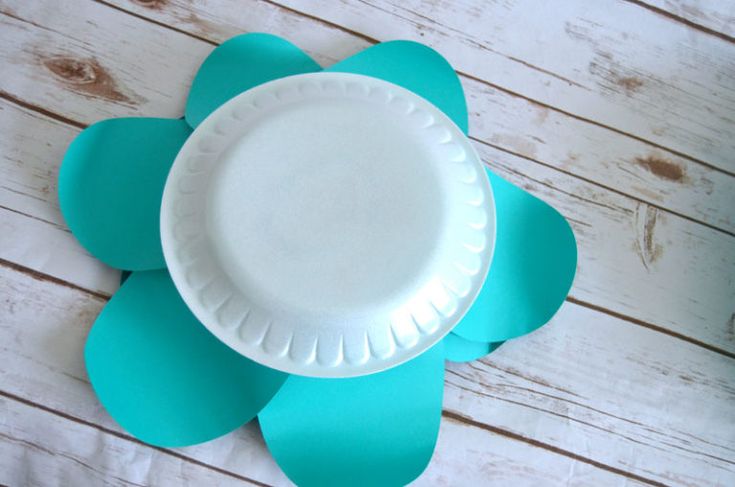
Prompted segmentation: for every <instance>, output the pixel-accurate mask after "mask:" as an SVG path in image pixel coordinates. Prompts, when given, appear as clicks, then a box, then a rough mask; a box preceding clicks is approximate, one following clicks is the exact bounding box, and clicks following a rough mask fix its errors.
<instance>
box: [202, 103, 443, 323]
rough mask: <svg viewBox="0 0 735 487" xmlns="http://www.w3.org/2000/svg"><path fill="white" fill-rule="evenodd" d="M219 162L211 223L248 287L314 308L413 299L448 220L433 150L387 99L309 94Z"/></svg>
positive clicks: (325, 312)
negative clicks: (385, 102)
mask: <svg viewBox="0 0 735 487" xmlns="http://www.w3.org/2000/svg"><path fill="white" fill-rule="evenodd" d="M241 130H242V133H241V135H240V137H239V138H237V140H236V141H235V142H234V143H232V144H231V145H230V147H229V148H228V149H227V150H226V151H224V152H223V153H222V154H221V156H220V158H219V160H218V161H216V163H215V167H214V171H213V173H212V177H211V179H210V182H209V186H208V189H207V199H206V205H207V206H206V211H205V219H206V228H207V233H208V234H209V235H210V236H216V238H212V239H211V241H210V244H211V245H212V246H213V248H214V249H215V256H216V258H217V259H218V260H219V261H220V264H221V266H222V268H223V269H225V270H226V272H227V274H228V275H229V276H230V278H231V279H232V281H233V283H234V284H235V285H236V286H237V287H239V288H240V289H241V290H242V292H243V293H244V294H246V295H250V296H253V297H255V296H258V297H259V298H260V299H259V300H260V301H265V302H267V303H268V305H269V307H270V306H273V307H274V308H276V309H281V310H284V311H287V313H288V314H291V313H299V314H305V315H309V316H315V315H318V316H325V317H327V316H333V317H338V316H339V315H341V314H344V313H345V311H346V310H349V312H350V313H351V314H354V313H356V312H357V313H359V312H360V311H361V310H363V311H364V312H366V313H368V312H370V313H374V312H375V310H376V307H377V308H382V309H389V308H391V307H392V306H395V305H396V303H400V302H403V301H405V300H406V299H407V298H408V297H410V295H411V294H412V293H413V292H415V289H416V286H417V285H420V284H421V281H422V280H424V279H428V278H429V277H430V276H432V275H433V274H435V273H436V269H433V268H432V266H433V265H434V263H435V262H436V261H437V260H436V258H435V253H436V252H437V250H438V246H439V245H440V242H441V240H442V232H443V231H444V229H445V228H446V222H445V221H444V218H445V216H444V215H445V214H446V210H445V208H443V206H442V205H443V204H444V203H443V202H444V201H445V199H446V198H444V196H443V188H442V181H441V177H440V174H438V173H437V171H435V170H434V169H433V168H435V167H437V164H441V163H443V161H435V160H434V159H435V158H436V157H437V155H436V151H434V150H432V147H431V143H432V141H431V140H430V139H428V138H427V136H426V135H425V131H422V130H421V129H420V127H417V126H415V125H409V124H406V123H405V121H403V123H401V120H400V117H398V116H396V114H395V113H394V112H393V111H392V110H391V109H390V108H389V105H377V104H374V103H369V102H367V101H364V100H361V99H350V98H337V99H319V98H317V99H310V100H302V101H299V102H295V103H291V104H284V105H281V106H279V107H278V108H277V109H275V110H270V111H269V110H265V111H263V112H262V113H261V114H260V115H259V116H256V117H254V118H253V119H252V120H251V121H250V123H249V124H248V125H247V126H245V127H243V128H242V129H241Z"/></svg>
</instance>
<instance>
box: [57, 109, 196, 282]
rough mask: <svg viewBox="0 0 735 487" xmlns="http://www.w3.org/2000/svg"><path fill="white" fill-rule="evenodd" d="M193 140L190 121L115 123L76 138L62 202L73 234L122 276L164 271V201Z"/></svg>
mask: <svg viewBox="0 0 735 487" xmlns="http://www.w3.org/2000/svg"><path fill="white" fill-rule="evenodd" d="M190 133H191V128H189V126H188V125H187V124H186V122H185V121H184V120H183V119H178V120H176V119H163V118H116V119H110V120H104V121H102V122H99V123H96V124H94V125H92V126H90V127H88V128H87V129H85V130H83V131H82V133H80V134H79V135H78V136H77V138H76V139H74V141H73V142H72V143H71V145H70V146H69V149H68V150H67V152H66V155H65V156H64V161H63V162H62V164H61V170H60V172H59V203H60V205H61V212H62V213H63V215H64V219H65V220H66V223H67V225H68V226H69V228H70V229H71V231H72V233H73V234H74V235H75V236H76V238H77V239H78V240H79V242H80V243H81V244H82V245H83V246H84V247H85V248H86V249H87V250H88V251H89V252H91V253H92V254H93V255H94V256H95V257H97V258H98V259H100V260H102V261H103V262H105V263H106V264H108V265H111V266H112V267H117V268H119V269H129V270H149V269H160V268H162V267H164V266H165V263H164V260H163V250H162V249H161V236H160V230H159V213H160V211H161V196H162V195H163V186H164V184H165V182H166V177H167V176H168V171H169V169H170V168H171V164H173V161H174V159H175V158H176V154H177V153H178V152H179V149H180V148H181V146H182V145H183V144H184V141H185V140H186V138H187V137H188V136H189V134H190Z"/></svg>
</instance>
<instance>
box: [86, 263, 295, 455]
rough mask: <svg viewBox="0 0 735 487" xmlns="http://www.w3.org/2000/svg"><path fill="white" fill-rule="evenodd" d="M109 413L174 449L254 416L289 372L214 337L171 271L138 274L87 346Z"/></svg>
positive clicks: (145, 438) (116, 297) (103, 315)
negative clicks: (183, 296) (266, 364)
mask: <svg viewBox="0 0 735 487" xmlns="http://www.w3.org/2000/svg"><path fill="white" fill-rule="evenodd" d="M84 355H85V359H86V363H87V372H88V374H89V378H90V381H91V382H92V386H93V387H94V390H95V392H96V393H97V396H99V399H100V401H101V402H102V404H103V405H104V406H105V408H107V410H108V411H109V413H110V415H112V417H113V418H115V420H117V422H118V423H120V425H121V426H122V427H123V428H125V429H126V430H127V431H129V432H130V433H131V434H132V435H133V436H135V437H137V438H139V439H141V440H143V441H145V442H147V443H151V444H154V445H158V446H165V447H175V446H186V445H192V444H195V443H201V442H203V441H207V440H211V439H213V438H216V437H218V436H221V435H224V434H225V433H228V432H230V431H232V430H233V429H235V428H237V427H239V426H240V425H242V424H244V423H246V422H247V421H250V420H251V419H252V418H253V417H255V415H257V414H258V412H259V411H260V409H261V408H262V407H263V405H265V404H266V403H267V402H268V401H269V400H270V399H271V397H273V395H274V394H275V393H276V392H277V391H278V389H279V387H280V386H281V384H282V383H283V382H284V380H285V379H286V377H287V375H286V374H283V373H281V372H277V371H275V370H272V369H269V368H266V367H263V366H261V365H258V364H256V363H255V362H252V361H250V360H248V359H247V358H245V357H243V356H242V355H240V354H238V353H237V352H235V351H234V350H232V349H230V348H229V347H228V346H227V345H225V344H223V343H222V342H220V341H219V340H218V339H217V338H215V337H214V336H213V335H212V334H211V333H209V331H207V330H206V329H205V328H204V326H202V325H201V324H200V323H199V322H198V321H197V320H196V318H195V317H194V315H192V314H191V312H190V311H189V309H188V308H187V307H186V305H185V304H184V302H183V301H182V300H181V297H179V293H178V292H177V290H176V288H175V287H174V285H173V282H172V281H171V278H170V277H169V275H168V272H166V271H164V270H160V271H149V272H134V273H133V274H132V275H131V276H130V277H129V278H128V279H127V281H125V284H123V286H122V287H121V288H120V290H119V291H118V292H117V293H116V294H115V295H114V296H113V297H112V299H111V300H110V302H109V303H108V304H107V306H105V308H104V309H103V310H102V313H101V314H100V315H99V317H98V318H97V321H96V322H95V324H94V327H93V328H92V331H91V332H90V333H89V337H88V339H87V345H86V348H85V351H84Z"/></svg>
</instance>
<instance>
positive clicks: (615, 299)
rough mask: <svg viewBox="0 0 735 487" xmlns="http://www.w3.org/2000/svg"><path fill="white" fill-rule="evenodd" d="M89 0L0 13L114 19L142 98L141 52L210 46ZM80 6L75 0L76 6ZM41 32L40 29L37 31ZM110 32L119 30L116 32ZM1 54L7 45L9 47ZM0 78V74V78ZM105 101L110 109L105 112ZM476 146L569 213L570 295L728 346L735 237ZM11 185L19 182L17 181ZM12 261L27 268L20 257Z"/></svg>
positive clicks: (86, 103)
mask: <svg viewBox="0 0 735 487" xmlns="http://www.w3.org/2000/svg"><path fill="white" fill-rule="evenodd" d="M90 5H92V7H93V8H94V9H102V11H101V12H98V11H97V10H90V15H91V14H92V13H93V14H94V15H93V17H94V18H96V19H97V21H96V22H95V23H93V24H89V23H81V22H79V21H78V20H75V19H77V18H78V17H76V16H68V17H63V16H61V15H57V16H54V18H53V19H45V18H44V16H43V15H41V14H38V13H37V14H36V15H38V16H39V17H38V18H36V17H33V18H32V19H31V20H30V21H27V22H26V23H23V22H21V21H18V20H15V19H10V18H7V17H6V20H5V21H6V22H7V23H8V24H12V25H14V26H16V27H17V28H18V29H20V28H21V27H23V28H25V27H24V26H27V25H29V24H28V22H31V21H32V22H33V23H35V24H39V22H42V21H45V20H48V21H49V22H50V25H52V27H53V31H54V33H53V35H51V34H46V32H47V31H46V30H40V31H39V29H38V28H36V30H35V31H33V32H34V33H33V35H31V34H27V35H26V37H27V38H28V42H29V43H30V44H33V43H39V44H50V45H54V46H63V45H64V44H65V43H74V42H75V41H74V40H73V37H71V36H72V35H75V36H76V35H82V34H83V35H85V36H89V37H90V38H95V37H96V36H109V35H111V34H109V32H112V31H115V30H116V28H115V26H116V25H123V26H125V28H126V29H127V32H130V31H135V32H136V38H137V39H138V40H139V42H140V43H141V45H144V46H147V49H146V50H145V52H144V53H139V54H138V56H137V57H135V59H134V60H133V58H134V56H133V54H134V53H126V54H125V55H120V56H119V59H118V61H117V62H116V63H115V64H114V65H113V66H114V67H111V68H110V69H109V73H108V74H109V76H110V79H113V80H122V81H116V82H115V83H116V84H117V85H119V86H126V87H127V88H126V89H127V90H128V91H129V92H130V93H131V96H134V97H143V98H145V96H142V95H139V94H138V93H146V94H148V93H154V92H158V91H165V90H166V89H167V88H166V85H169V84H170V83H169V82H165V83H164V82H159V83H156V82H154V81H153V80H143V81H141V80H139V79H138V78H135V77H133V75H132V74H131V73H133V72H134V71H135V70H136V69H137V70H142V68H141V67H140V66H141V62H143V60H144V62H145V63H146V64H147V65H150V66H156V69H155V70H154V69H152V68H151V70H152V71H156V70H158V72H163V73H166V75H165V76H161V78H164V79H170V78H172V77H176V76H177V75H179V74H180V75H181V76H182V77H185V76H188V77H191V73H192V72H193V69H192V70H191V72H189V73H186V74H184V73H182V72H181V70H180V69H179V67H180V66H190V65H193V64H195V62H197V61H199V60H200V59H199V58H200V57H204V55H206V52H207V51H208V50H211V46H207V45H206V44H205V43H203V42H201V41H199V40H197V39H193V38H191V37H188V36H184V35H179V34H176V33H170V36H169V39H168V42H167V43H166V45H163V46H158V47H157V48H155V49H154V47H153V46H154V44H155V41H156V40H157V39H158V35H159V34H158V32H159V31H160V28H159V27H157V26H156V25H154V24H151V23H150V22H146V21H143V20H140V19H137V18H135V17H132V16H130V15H126V14H124V13H122V12H119V11H117V10H114V9H111V8H107V7H105V6H103V5H97V4H90ZM84 8H86V7H83V6H81V5H80V9H84ZM103 22H105V23H103ZM39 25H40V24H39ZM52 27H48V28H47V29H51V28H52ZM64 31H68V36H69V37H65V36H60V35H59V32H64ZM18 35H20V33H18ZM46 35H48V37H47V38H44V36H46ZM119 35H120V36H121V37H122V34H119ZM119 42H122V39H119ZM64 49H66V50H67V51H66V52H67V53H68V55H69V56H72V57H85V56H91V58H94V59H102V58H104V57H105V56H107V55H108V54H107V51H106V50H104V49H100V50H99V52H98V51H97V50H94V51H90V50H89V49H90V47H89V46H88V45H84V46H83V45H81V44H80V45H74V47H73V49H79V50H80V51H79V54H75V50H72V47H65V48H64ZM95 49H96V48H95ZM171 52H176V53H179V55H178V56H177V61H178V62H177V63H171V62H170V60H168V58H170V57H171V55H170V53H171ZM22 55H23V54H22V53H20V54H18V55H17V56H16V57H15V58H16V59H18V61H17V62H18V63H19V64H22V61H21V60H20V59H21V58H22ZM8 57H13V55H11V54H9V55H8ZM167 63H168V64H167ZM27 68H28V69H31V68H33V67H32V66H28V67H27ZM34 69H35V68H34ZM29 76H30V77H31V79H39V80H40V81H39V84H38V85H36V91H31V90H30V89H28V88H27V85H30V84H32V83H25V85H26V88H24V89H26V90H27V91H28V92H27V93H25V94H23V95H22V96H24V99H25V100H26V101H28V102H33V103H34V104H40V105H41V106H44V107H49V105H51V107H52V108H54V109H57V110H64V109H65V107H64V104H65V103H68V102H67V101H64V102H62V103H56V102H54V99H53V97H51V96H49V95H44V94H46V93H49V92H51V93H53V91H54V90H55V89H60V88H63V87H64V85H63V84H61V85H58V84H57V83H58V80H56V79H54V78H53V77H52V76H51V77H50V76H49V75H48V74H45V75H44V71H40V72H39V71H34V74H33V75H30V74H29ZM49 77H50V79H44V78H49ZM1 83H3V81H2V80H0V86H2V85H1ZM49 84H50V86H49ZM161 85H164V86H161ZM52 87H53V88H52ZM177 89H178V90H179V93H181V92H182V90H183V88H181V87H179V88H177ZM19 96H21V95H19ZM76 96H79V97H80V98H79V99H77V102H78V103H77V105H76V108H75V109H76V111H77V115H75V117H77V118H80V117H79V115H82V114H83V115H84V117H82V120H85V118H86V119H97V118H104V117H105V116H109V115H112V114H114V115H124V114H127V113H128V112H129V111H130V110H131V108H130V107H127V106H123V105H119V104H111V103H110V101H109V100H108V99H107V98H103V99H100V98H98V97H90V96H88V95H76ZM74 97H75V95H74V92H71V94H70V95H69V96H68V97H67V96H65V97H63V99H64V100H67V98H74ZM165 98H166V97H161V100H159V101H157V102H156V103H157V104H158V105H161V106H162V105H163V104H164V103H163V101H162V100H164V99H165ZM180 98H181V99H175V97H172V96H169V100H170V102H169V104H168V106H166V108H165V110H163V111H164V112H165V113H167V114H169V115H171V114H173V113H175V110H177V109H178V110H180V105H181V103H182V100H183V95H181V97H180ZM470 103H472V101H470ZM146 108H153V107H148V106H146ZM159 108H160V106H159ZM113 109H116V110H117V111H115V112H112V113H111V112H110V111H111V110H113ZM135 109H140V108H139V107H136V108H135ZM63 113H65V112H63ZM9 114H10V112H9ZM25 120H26V122H28V123H36V120H37V119H34V117H32V116H28V117H25ZM10 125H11V130H12V127H18V128H19V127H21V125H20V124H19V123H12V124H10ZM48 130H54V126H52V127H44V128H41V127H38V128H30V127H29V128H28V129H23V132H27V133H44V132H45V131H48ZM58 137H60V138H61V137H63V136H58ZM51 140H55V139H54V138H52V139H51ZM478 148H479V150H480V152H481V155H482V156H483V159H484V160H486V161H488V162H489V163H490V164H491V166H492V167H493V168H494V169H496V170H497V171H498V172H499V173H500V174H501V175H503V176H505V177H508V178H509V179H510V180H512V181H513V182H514V183H516V184H518V185H520V186H522V187H524V188H526V189H527V190H529V191H531V192H532V193H534V194H537V195H539V196H541V197H542V198H544V199H545V200H546V201H548V202H549V203H551V204H552V205H554V206H555V207H557V208H558V209H559V210H560V211H562V213H563V214H564V215H565V216H566V217H567V218H568V219H569V220H570V221H572V222H573V224H574V227H575V231H576V233H577V237H578V241H579V246H580V263H579V273H578V278H577V281H576V284H575V288H574V290H573V293H572V295H573V296H574V297H575V298H577V299H579V300H581V301H584V302H588V303H591V304H593V305H596V306H600V307H603V308H607V309H610V310H613V311H615V312H617V313H620V314H623V315H626V316H629V317H631V318H633V319H636V320H641V321H644V322H647V323H654V324H656V325H657V326H660V327H663V328H664V329H667V330H671V331H672V332H675V333H679V334H682V335H685V336H687V337H690V338H692V339H693V340H695V341H698V342H702V343H704V344H707V345H709V346H712V347H717V348H720V349H722V350H724V351H726V352H728V353H733V352H735V334H734V333H733V331H732V325H731V322H732V321H731V318H732V316H733V312H734V311H735V309H733V305H732V303H733V302H735V283H734V282H733V281H732V279H731V277H730V276H731V275H732V273H733V272H734V271H735V246H733V245H732V237H731V236H730V235H727V234H724V233H722V232H718V231H716V230H713V229H710V228H708V227H705V226H702V225H699V224H697V223H695V222H692V221H689V220H688V219H684V218H681V217H678V216H676V215H674V214H670V213H668V212H666V211H662V210H659V209H658V208H657V207H655V206H652V205H648V204H646V203H641V202H638V201H636V200H633V199H631V198H628V197H626V196H624V195H621V194H619V193H617V192H615V191H611V190H609V189H607V188H605V187H601V186H598V185H595V184H591V183H588V182H586V181H585V180H583V179H579V178H576V177H574V176H571V175H569V174H568V173H566V172H562V171H558V170H555V169H553V168H550V167H547V166H544V165H541V164H537V163H534V162H532V161H531V160H529V159H528V158H523V157H518V156H514V155H513V154H510V153H508V152H507V151H501V150H498V149H497V148H495V147H494V146H492V145H485V144H480V145H478ZM63 150H64V147H54V148H49V154H48V156H46V157H43V161H45V164H47V169H49V170H50V171H51V174H54V173H55V170H56V169H55V168H56V164H57V163H58V161H59V160H60V158H61V155H62V154H63ZM29 156H30V155H29ZM13 189H15V190H17V191H21V192H23V191H25V189H23V188H13ZM727 211H730V210H727ZM56 223H60V222H56ZM19 263H20V264H22V265H26V266H27V267H32V268H33V266H32V265H28V264H25V263H24V262H19ZM75 284H79V283H77V282H75ZM80 285H82V284H80ZM106 285H107V284H98V283H95V284H94V285H93V287H92V289H101V288H104V286H106Z"/></svg>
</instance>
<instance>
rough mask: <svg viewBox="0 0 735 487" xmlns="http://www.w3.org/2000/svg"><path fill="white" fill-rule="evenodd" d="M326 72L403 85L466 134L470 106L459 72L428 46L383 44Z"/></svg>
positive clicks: (410, 43) (400, 42)
mask: <svg viewBox="0 0 735 487" xmlns="http://www.w3.org/2000/svg"><path fill="white" fill-rule="evenodd" d="M325 71H338V72H343V73H356V74H364V75H366V76H372V77H374V78H381V79H384V80H385V81H389V82H391V83H394V84H397V85H400V86H402V87H404V88H406V89H409V90H411V91H413V92H414V93H416V94H417V95H419V96H422V97H424V98H426V99H427V100H429V101H430V102H431V103H433V104H434V105H436V106H437V107H438V108H439V109H440V110H442V111H443V112H444V113H446V114H447V116H449V118H451V119H452V120H453V121H454V123H456V124H457V126H458V127H459V128H460V129H461V130H462V131H463V132H465V133H467V104H466V102H465V98H464V92H463V91H462V85H461V83H460V82H459V78H458V77H457V73H455V72H454V69H452V66H451V65H450V64H449V63H448V62H447V60H446V59H444V58H443V57H442V56H441V54H439V53H438V52H436V51H435V50H433V49H432V48H430V47H429V46H425V45H423V44H419V43H418V42H412V41H390V42H383V43H380V44H376V45H374V46H372V47H370V48H368V49H365V50H364V51H361V52H359V53H357V54H355V55H354V56H351V57H348V58H347V59H344V60H342V61H340V62H338V63H337V64H335V65H333V66H331V67H329V68H327V69H325Z"/></svg>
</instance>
